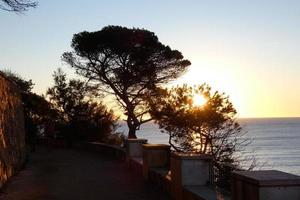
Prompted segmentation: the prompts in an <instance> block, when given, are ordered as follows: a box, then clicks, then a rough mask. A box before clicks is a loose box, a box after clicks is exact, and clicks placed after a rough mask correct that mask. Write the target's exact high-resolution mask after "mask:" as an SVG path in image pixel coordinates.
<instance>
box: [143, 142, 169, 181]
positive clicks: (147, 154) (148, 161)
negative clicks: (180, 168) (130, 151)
mask: <svg viewBox="0 0 300 200" xmlns="http://www.w3.org/2000/svg"><path fill="white" fill-rule="evenodd" d="M169 164H170V146H169V145H165V144H144V145H143V176H144V178H145V179H148V172H149V168H152V167H157V168H158V167H168V166H169Z"/></svg>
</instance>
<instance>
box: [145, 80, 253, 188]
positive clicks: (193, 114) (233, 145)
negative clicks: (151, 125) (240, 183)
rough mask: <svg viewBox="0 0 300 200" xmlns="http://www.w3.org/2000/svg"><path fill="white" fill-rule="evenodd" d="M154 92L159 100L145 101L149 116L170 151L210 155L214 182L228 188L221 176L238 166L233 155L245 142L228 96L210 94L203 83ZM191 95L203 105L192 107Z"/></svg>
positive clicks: (235, 155)
mask: <svg viewBox="0 0 300 200" xmlns="http://www.w3.org/2000/svg"><path fill="white" fill-rule="evenodd" d="M156 93H157V94H159V96H160V98H149V99H150V100H151V101H149V104H150V107H151V111H150V113H151V115H152V116H153V118H154V119H155V121H156V123H158V125H159V127H160V128H161V129H163V130H164V132H166V133H167V134H169V143H170V145H171V146H172V147H173V149H174V150H176V151H182V152H198V153H202V154H210V155H212V156H213V161H214V169H215V170H214V171H215V175H216V181H217V182H218V184H220V185H223V186H228V184H229V183H228V180H230V178H229V177H226V178H224V176H226V173H227V172H228V171H227V170H232V169H234V168H238V167H239V162H240V161H241V160H239V158H238V156H237V154H236V152H239V151H241V150H242V148H243V147H244V146H245V145H246V144H247V142H248V141H246V140H244V139H241V136H242V135H243V134H244V132H243V131H242V128H241V126H240V125H239V123H238V122H237V120H236V118H235V116H236V110H235V108H234V107H233V105H232V103H231V102H230V101H229V97H228V96H226V95H225V94H224V93H219V92H218V91H216V92H212V91H211V88H210V87H209V86H208V85H206V84H203V85H200V86H195V87H189V86H187V85H184V86H182V87H175V88H172V89H169V90H163V89H160V90H157V92H156ZM157 94H156V95H157ZM195 95H202V96H203V97H204V98H205V99H206V103H205V104H203V105H201V106H195V104H194V103H193V100H194V96H195ZM225 172H226V173H225ZM228 178H229V179H228ZM226 179H227V180H226Z"/></svg>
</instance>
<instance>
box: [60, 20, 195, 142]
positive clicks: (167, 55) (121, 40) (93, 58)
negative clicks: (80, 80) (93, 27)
mask: <svg viewBox="0 0 300 200" xmlns="http://www.w3.org/2000/svg"><path fill="white" fill-rule="evenodd" d="M71 46H72V48H73V49H74V51H73V52H66V53H64V54H63V60H64V61H66V62H67V63H68V64H69V65H70V66H71V67H73V68H74V69H75V70H76V72H77V74H79V75H81V76H83V77H85V78H87V79H88V80H89V81H90V83H93V84H94V85H95V86H97V87H98V89H99V90H101V91H104V92H106V93H108V94H112V95H115V97H116V100H117V102H118V103H119V105H120V107H121V108H122V109H123V110H124V114H125V115H126V116H127V119H126V121H127V125H128V128H129V133H128V137H129V138H136V134H135V133H136V130H138V129H139V127H140V125H141V124H143V123H145V122H148V121H150V120H151V119H150V118H145V116H146V115H147V113H148V109H147V108H146V107H145V101H144V96H145V94H147V93H148V92H149V91H151V90H152V89H153V88H155V87H156V86H158V85H160V84H163V83H166V82H168V81H170V80H173V79H175V78H177V77H178V76H180V75H181V74H182V73H183V72H184V71H185V70H186V68H187V67H188V66H189V65H190V62H189V61H188V60H184V59H183V56H182V54H181V53H180V52H179V51H177V50H172V49H171V48H170V47H169V46H165V45H163V44H162V43H160V42H159V40H158V38H157V36H156V35H155V34H154V33H153V32H150V31H148V30H144V29H137V28H132V29H129V28H125V27H120V26H107V27H104V28H103V29H102V30H100V31H97V32H86V31H85V32H81V33H78V34H75V35H74V37H73V40H72V45H71Z"/></svg>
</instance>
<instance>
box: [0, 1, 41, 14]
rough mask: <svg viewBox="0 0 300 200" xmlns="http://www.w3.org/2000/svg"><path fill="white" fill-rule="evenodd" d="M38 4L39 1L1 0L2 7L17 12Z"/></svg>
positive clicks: (0, 5)
mask: <svg viewBox="0 0 300 200" xmlns="http://www.w3.org/2000/svg"><path fill="white" fill-rule="evenodd" d="M36 6H37V2H33V1H29V0H0V9H2V10H6V11H11V12H16V13H22V12H24V11H27V10H28V9H29V8H35V7H36Z"/></svg>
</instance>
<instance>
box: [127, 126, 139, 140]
mask: <svg viewBox="0 0 300 200" xmlns="http://www.w3.org/2000/svg"><path fill="white" fill-rule="evenodd" d="M128 128H129V131H128V138H129V139H136V138H137V137H136V134H135V133H136V128H135V127H128Z"/></svg>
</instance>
